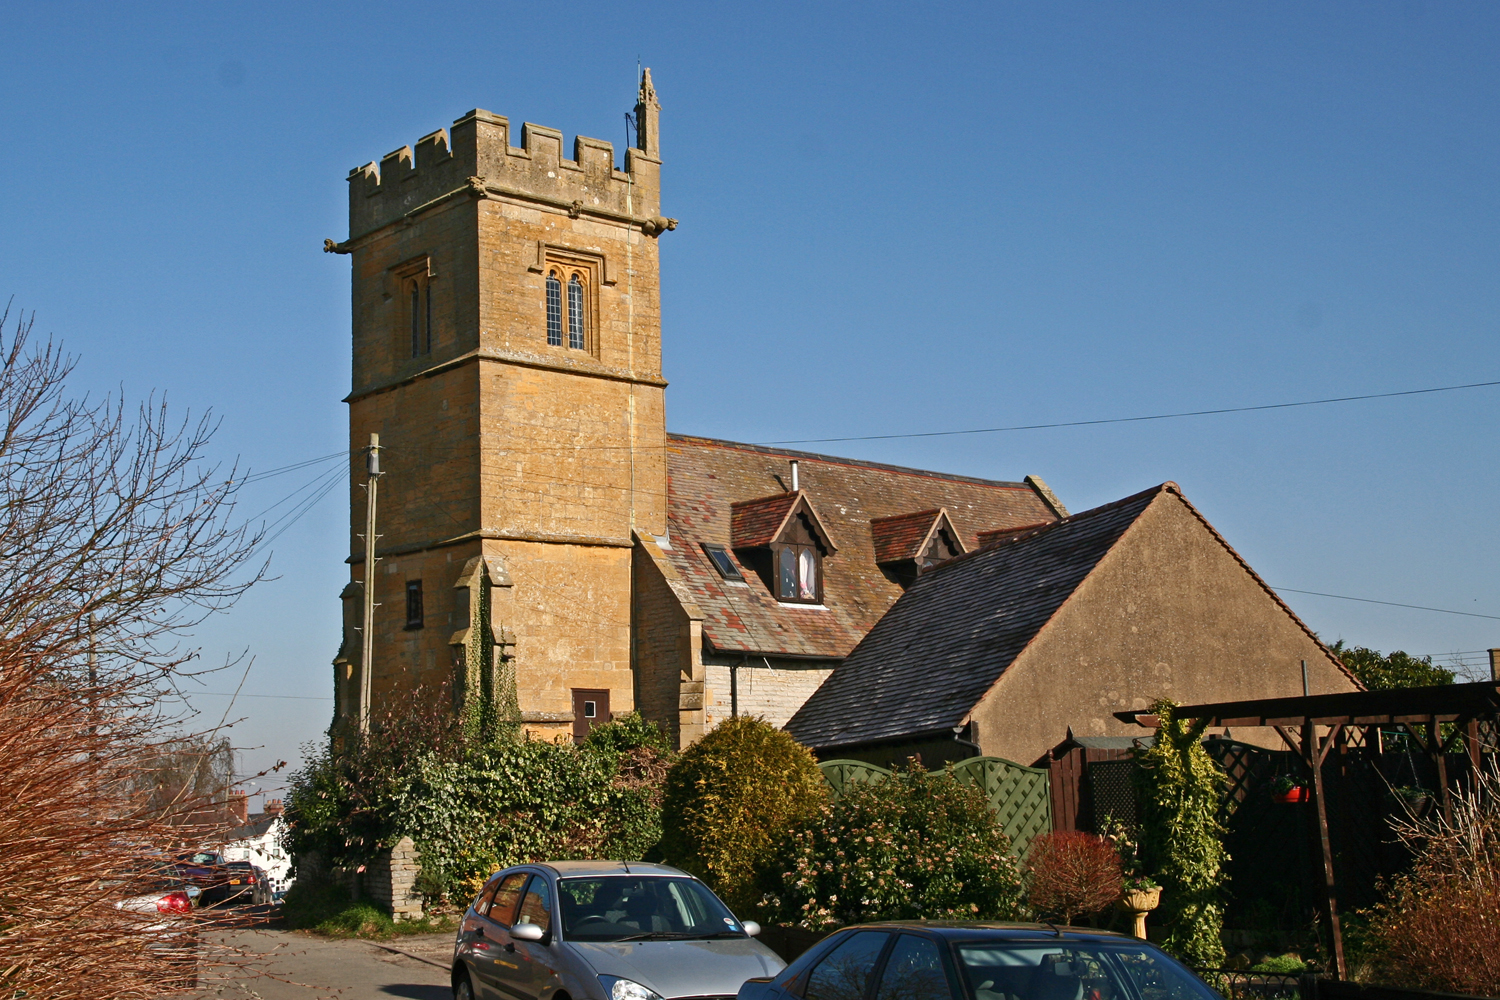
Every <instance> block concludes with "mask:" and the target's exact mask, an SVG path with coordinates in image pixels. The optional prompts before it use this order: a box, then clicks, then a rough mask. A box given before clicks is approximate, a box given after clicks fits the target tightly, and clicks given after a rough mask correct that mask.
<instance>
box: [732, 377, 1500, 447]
mask: <svg viewBox="0 0 1500 1000" xmlns="http://www.w3.org/2000/svg"><path fill="white" fill-rule="evenodd" d="M1496 385H1500V381H1495V382H1469V383H1466V384H1464V385H1440V386H1436V387H1434V388H1431V389H1405V390H1402V391H1401V392H1373V393H1369V394H1368V395H1364V396H1334V397H1330V398H1328V399H1304V400H1300V401H1299V402H1295V403H1264V404H1261V405H1260V406H1226V407H1224V408H1222V409H1218V410H1188V411H1185V412H1183V413H1154V414H1152V415H1150V416H1146V417H1109V418H1106V419H1102V420H1066V421H1062V422H1059V423H1055V424H1017V425H1015V426H1013V427H975V428H970V429H968V430H961V431H917V432H913V433H908V434H858V435H854V436H851V437H826V438H795V439H792V440H787V441H760V442H757V443H758V444H761V445H782V444H832V443H835V442H839V441H893V440H896V439H898V438H931V437H953V436H955V435H959V434H1000V433H1003V432H1006V431H1043V430H1052V429H1054V428H1058V427H1094V426H1096V425H1099V424H1129V423H1136V422H1139V421H1142V420H1172V419H1175V418H1177V417H1209V416H1215V415H1217V414H1221V413H1249V412H1252V411H1254V410H1284V409H1287V408H1288V407H1293V406H1319V405H1321V404H1323V403H1352V402H1355V401H1357V400H1361V399H1390V398H1392V397H1394V396H1420V395H1423V394H1425V393H1431V392H1453V391H1454V390H1457V389H1482V388H1486V387H1488V386H1496Z"/></svg>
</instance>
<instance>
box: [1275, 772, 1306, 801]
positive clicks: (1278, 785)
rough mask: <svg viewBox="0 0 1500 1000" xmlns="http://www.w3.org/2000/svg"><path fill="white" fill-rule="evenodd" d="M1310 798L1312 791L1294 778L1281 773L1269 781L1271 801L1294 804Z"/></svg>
mask: <svg viewBox="0 0 1500 1000" xmlns="http://www.w3.org/2000/svg"><path fill="white" fill-rule="evenodd" d="M1311 799H1312V792H1311V791H1310V790H1309V789H1308V788H1307V786H1306V785H1304V784H1302V782H1300V781H1298V780H1297V779H1295V778H1292V777H1289V776H1287V775H1282V776H1281V777H1279V778H1277V779H1276V780H1275V781H1273V782H1272V783H1271V800H1272V801H1273V802H1283V803H1287V804H1293V805H1294V804H1296V803H1299V802H1308V801H1310V800H1311Z"/></svg>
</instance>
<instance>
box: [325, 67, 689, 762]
mask: <svg viewBox="0 0 1500 1000" xmlns="http://www.w3.org/2000/svg"><path fill="white" fill-rule="evenodd" d="M659 114H660V106H659V105H658V103H657V101H656V94H655V91H654V90H653V88H652V85H651V74H650V71H649V70H647V71H646V72H645V73H644V74H643V76H642V80H641V86H640V96H639V103H638V104H637V106H636V114H635V120H636V123H637V145H636V148H632V149H628V150H626V152H625V162H624V166H625V169H624V170H623V171H622V170H619V169H616V166H615V158H614V150H613V148H612V147H611V145H610V144H609V143H607V142H601V141H599V140H597V139H586V138H583V137H581V136H580V137H578V139H577V140H576V141H575V142H574V145H573V156H572V158H571V159H569V158H565V157H564V155H563V137H562V133H560V132H558V131H556V130H554V129H550V128H543V127H541V126H537V125H530V124H527V125H522V126H521V130H520V136H519V139H520V141H519V143H518V144H513V140H514V139H515V136H514V134H513V132H512V129H511V125H510V123H509V121H508V120H507V119H505V118H502V117H499V116H498V115H493V114H490V113H489V112H487V111H471V112H469V113H468V114H467V115H465V116H464V117H462V118H460V119H459V120H458V121H456V122H455V123H454V124H453V128H452V130H451V132H449V131H444V130H439V131H437V132H433V133H432V134H431V135H428V136H426V137H424V138H423V139H421V140H419V141H418V143H417V146H416V150H415V152H413V150H412V149H411V148H410V147H403V148H401V149H398V150H397V151H395V152H394V153H390V154H388V155H387V156H386V157H385V158H384V159H382V160H381V162H380V164H379V165H378V166H377V165H376V164H374V163H370V164H367V165H366V166H363V167H360V168H358V169H356V170H354V171H353V172H352V173H351V174H350V176H349V238H348V240H347V241H345V242H343V243H338V244H335V243H332V242H331V241H330V242H329V243H328V245H327V246H326V249H328V250H330V251H332V252H335V253H346V254H349V255H350V256H351V258H352V261H353V386H352V389H351V391H350V393H349V396H348V398H347V399H346V402H347V403H348V404H349V444H350V448H351V452H352V453H353V455H354V464H353V473H352V477H351V478H352V485H351V490H350V525H351V545H350V552H351V555H350V560H349V562H350V569H351V574H350V575H351V583H350V584H349V586H348V587H346V588H345V590H344V593H343V595H342V596H343V599H344V642H343V645H342V647H341V649H340V651H339V655H338V657H337V659H336V660H335V677H336V684H335V687H336V695H337V707H336V709H335V712H336V721H337V720H344V721H349V722H352V721H353V720H355V719H356V718H357V717H358V713H359V704H360V690H359V685H360V678H361V676H362V666H361V663H360V658H361V626H362V623H363V580H364V575H365V574H364V541H363V533H364V530H365V527H364V526H365V489H364V482H365V459H364V457H363V454H364V450H365V448H366V446H367V445H368V444H369V442H370V435H371V434H372V433H374V434H378V435H379V440H380V445H381V450H380V464H381V469H382V473H383V474H382V476H381V478H380V480H379V489H378V498H379V507H378V525H377V533H378V538H377V544H376V558H377V560H378V562H377V567H376V573H375V580H376V585H375V590H374V599H375V601H376V602H377V607H376V609H375V627H374V630H373V635H374V655H373V656H372V658H371V669H370V673H371V677H372V682H371V691H370V703H371V717H372V719H374V720H376V721H377V722H378V720H379V719H380V718H381V717H382V716H383V715H385V714H386V713H388V712H391V711H393V710H397V709H399V707H400V706H402V705H403V704H407V703H410V701H411V699H412V698H413V697H414V695H415V694H416V693H417V692H420V697H422V698H425V699H428V700H429V701H432V702H434V703H436V702H437V700H438V699H440V698H441V699H445V700H451V704H452V705H453V707H454V708H455V709H457V710H459V711H460V712H462V713H464V715H465V717H466V718H467V719H469V720H471V722H472V723H473V724H474V725H476V726H481V727H484V726H491V725H496V724H501V725H503V724H506V723H515V722H519V723H523V724H524V725H525V727H526V728H527V729H528V730H531V731H533V732H536V733H538V734H539V735H547V736H551V735H563V734H566V733H571V732H574V730H575V725H577V724H578V722H579V720H582V719H584V718H587V719H589V720H590V721H592V720H594V719H598V718H608V717H609V715H610V714H611V712H613V713H614V714H619V713H621V712H623V711H628V710H629V709H631V708H632V707H633V705H634V695H633V689H632V669H631V630H630V623H631V590H632V587H631V558H632V556H631V552H632V544H633V539H635V538H640V537H643V536H651V535H655V536H661V535H665V534H666V530H667V528H666V520H667V511H666V492H667V485H666V466H665V438H666V425H665V417H664V413H663V390H664V388H665V386H666V383H665V381H663V379H662V376H661V317H660V295H659V268H658V257H657V245H656V240H657V237H659V236H660V235H661V233H662V232H663V231H665V230H667V229H671V228H674V227H675V225H676V221H675V220H672V219H666V218H663V217H662V215H661V209H660V194H661V186H660V172H661V147H660V138H659V133H658V120H659ZM444 703H448V702H447V701H445V702H444ZM585 728H586V727H585Z"/></svg>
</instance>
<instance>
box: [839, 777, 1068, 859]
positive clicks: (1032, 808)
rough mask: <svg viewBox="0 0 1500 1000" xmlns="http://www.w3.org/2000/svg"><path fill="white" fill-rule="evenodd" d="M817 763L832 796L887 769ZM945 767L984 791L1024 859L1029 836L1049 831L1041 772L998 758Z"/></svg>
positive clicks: (1044, 779) (1047, 801)
mask: <svg viewBox="0 0 1500 1000" xmlns="http://www.w3.org/2000/svg"><path fill="white" fill-rule="evenodd" d="M818 767H819V768H821V769H822V771H823V780H825V781H827V782H828V788H829V791H831V792H832V793H833V795H834V797H835V798H837V797H838V796H840V795H842V794H844V792H845V791H846V790H847V789H849V788H850V787H852V786H853V785H856V784H861V783H864V782H869V781H879V780H881V779H882V778H885V777H887V776H889V775H890V773H891V772H890V771H888V770H886V769H885V768H883V767H877V766H875V765H874V764H866V763H865V762H864V761H862V760H825V761H822V762H820V763H819V764H818ZM949 769H950V770H951V771H952V772H953V776H954V777H956V778H958V780H960V781H967V782H968V783H969V784H971V785H976V786H978V788H979V789H980V791H982V792H984V795H985V798H987V799H989V802H990V808H991V809H993V810H995V815H996V817H997V818H998V819H999V820H1000V829H1001V830H1004V831H1005V835H1006V836H1007V837H1009V838H1010V843H1011V849H1012V850H1014V851H1015V853H1016V855H1017V856H1019V857H1025V855H1026V851H1027V849H1028V848H1029V847H1030V846H1031V841H1032V840H1033V839H1034V838H1036V837H1038V836H1040V835H1042V834H1044V833H1049V832H1051V830H1052V795H1051V789H1050V788H1049V786H1048V779H1047V772H1046V771H1044V770H1041V769H1040V768H1035V767H1023V766H1022V765H1020V764H1017V763H1016V762H1015V761H1010V760H1006V759H1004V758H1003V757H971V758H969V759H968V760H965V761H960V762H958V763H957V764H953V765H950V767H949Z"/></svg>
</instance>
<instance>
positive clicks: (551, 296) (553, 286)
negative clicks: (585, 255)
mask: <svg viewBox="0 0 1500 1000" xmlns="http://www.w3.org/2000/svg"><path fill="white" fill-rule="evenodd" d="M547 343H549V344H551V345H552V346H553V347H561V346H562V282H561V281H559V280H558V278H557V272H556V271H551V272H548V274H547Z"/></svg>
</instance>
